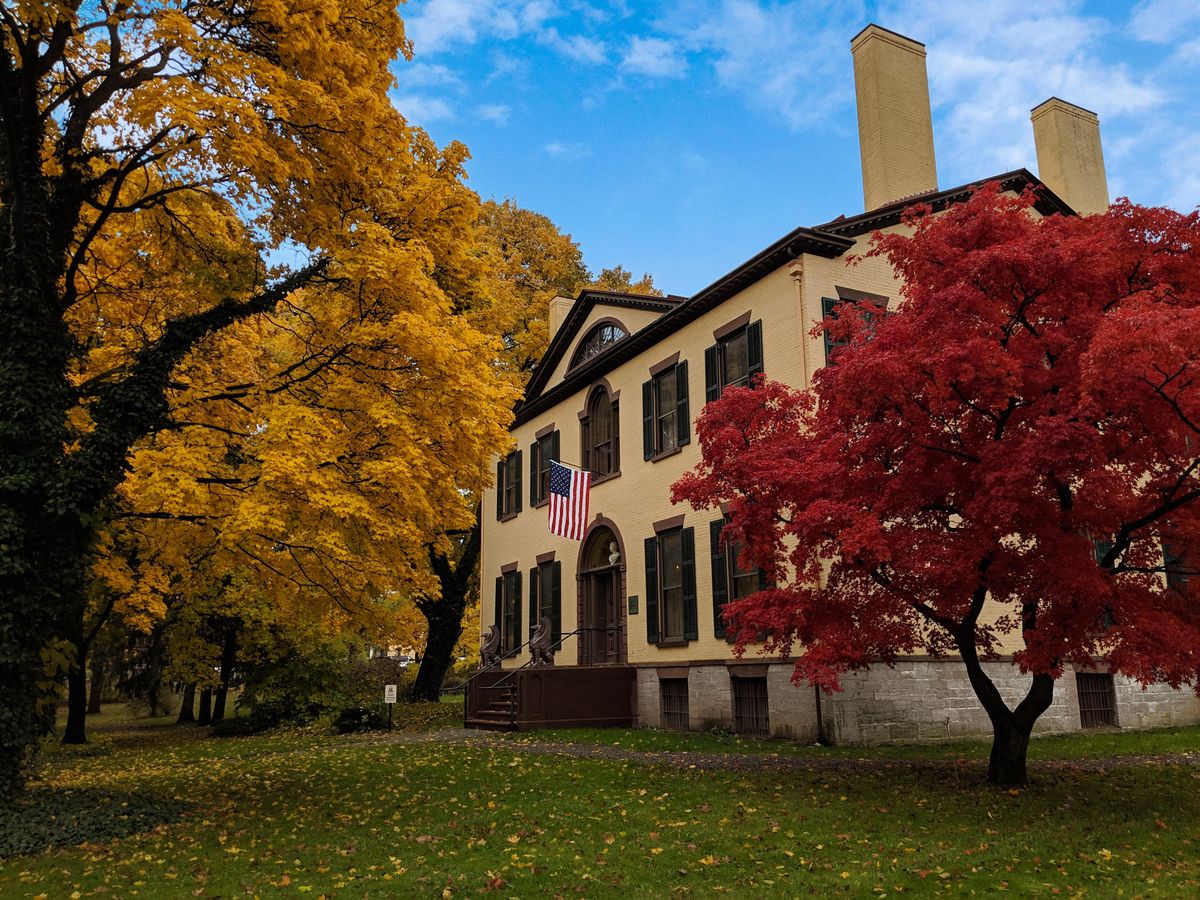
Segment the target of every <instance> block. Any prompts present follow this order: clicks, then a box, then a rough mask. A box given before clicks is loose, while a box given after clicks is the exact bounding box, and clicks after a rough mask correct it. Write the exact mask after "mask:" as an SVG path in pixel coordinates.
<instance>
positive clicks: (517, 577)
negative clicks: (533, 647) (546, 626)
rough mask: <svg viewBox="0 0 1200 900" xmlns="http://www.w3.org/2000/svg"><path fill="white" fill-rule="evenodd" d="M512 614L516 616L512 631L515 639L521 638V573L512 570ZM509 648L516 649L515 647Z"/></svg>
mask: <svg viewBox="0 0 1200 900" xmlns="http://www.w3.org/2000/svg"><path fill="white" fill-rule="evenodd" d="M512 577H513V582H514V584H513V601H512V605H513V616H515V617H516V620H517V621H516V623H515V624H516V627H515V628H513V633H514V634H516V636H517V640H518V641H519V640H521V573H520V572H513V573H512ZM510 649H512V650H516V649H517V648H516V647H511V648H510Z"/></svg>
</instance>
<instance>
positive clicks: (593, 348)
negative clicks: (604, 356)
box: [570, 322, 629, 369]
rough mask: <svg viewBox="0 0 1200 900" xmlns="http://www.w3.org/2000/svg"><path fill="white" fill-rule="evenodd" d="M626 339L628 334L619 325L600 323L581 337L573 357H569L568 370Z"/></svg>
mask: <svg viewBox="0 0 1200 900" xmlns="http://www.w3.org/2000/svg"><path fill="white" fill-rule="evenodd" d="M627 337H629V332H628V331H626V330H625V329H624V328H623V327H622V326H621V325H620V323H618V322H601V323H600V324H599V325H597V326H595V327H594V328H593V329H592V330H591V331H589V332H588V333H587V334H585V335H584V336H583V340H581V341H580V342H579V346H578V347H576V348H575V355H574V356H573V357H571V366H570V368H572V369H573V368H575V367H576V366H577V365H579V364H580V363H584V362H587V361H588V360H589V359H591V358H592V357H593V356H597V355H599V354H600V353H603V352H604V351H605V350H607V349H608V348H609V347H611V346H612V345H613V344H615V343H616V342H617V341H620V340H624V339H625V338H627Z"/></svg>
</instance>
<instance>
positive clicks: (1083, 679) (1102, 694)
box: [1075, 672, 1117, 728]
mask: <svg viewBox="0 0 1200 900" xmlns="http://www.w3.org/2000/svg"><path fill="white" fill-rule="evenodd" d="M1075 687H1076V688H1077V689H1078V692H1079V724H1080V725H1081V726H1082V727H1083V728H1104V727H1106V726H1107V727H1109V728H1116V727H1117V695H1116V691H1115V690H1114V688H1113V677H1112V675H1110V674H1109V673H1107V672H1076V673H1075Z"/></svg>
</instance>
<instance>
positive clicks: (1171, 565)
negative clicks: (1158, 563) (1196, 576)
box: [1162, 541, 1189, 592]
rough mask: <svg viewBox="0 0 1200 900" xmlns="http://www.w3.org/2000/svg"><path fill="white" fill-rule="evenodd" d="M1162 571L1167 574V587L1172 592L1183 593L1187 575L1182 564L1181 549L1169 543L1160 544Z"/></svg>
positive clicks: (1182, 555)
mask: <svg viewBox="0 0 1200 900" xmlns="http://www.w3.org/2000/svg"><path fill="white" fill-rule="evenodd" d="M1162 553H1163V569H1164V570H1165V571H1166V574H1167V587H1168V588H1170V589H1171V590H1173V591H1180V592H1182V591H1184V590H1185V589H1186V588H1187V583H1188V577H1189V575H1188V573H1187V572H1186V571H1183V570H1184V569H1186V568H1187V567H1186V565H1185V563H1184V554H1183V551H1182V549H1181V548H1178V547H1175V546H1174V545H1172V544H1171V543H1170V542H1169V541H1163V542H1162Z"/></svg>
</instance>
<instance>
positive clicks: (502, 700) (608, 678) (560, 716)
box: [465, 665, 636, 731]
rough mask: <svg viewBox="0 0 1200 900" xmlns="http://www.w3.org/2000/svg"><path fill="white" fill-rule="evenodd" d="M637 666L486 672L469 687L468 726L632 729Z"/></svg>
mask: <svg viewBox="0 0 1200 900" xmlns="http://www.w3.org/2000/svg"><path fill="white" fill-rule="evenodd" d="M635 679H636V676H635V670H634V668H633V667H632V666H620V665H604V666H540V667H527V668H521V669H515V670H509V671H507V672H505V671H499V670H495V671H487V672H483V673H481V674H480V675H478V676H476V677H475V679H474V680H473V681H472V682H471V683H470V685H469V686H468V687H467V694H466V716H465V724H466V726H467V727H468V728H487V729H491V730H494V731H532V730H534V729H537V728H572V727H576V728H582V727H613V728H628V727H631V726H632V725H633V724H634V722H635V719H636V712H635V710H636V699H635V697H636V680H635Z"/></svg>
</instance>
